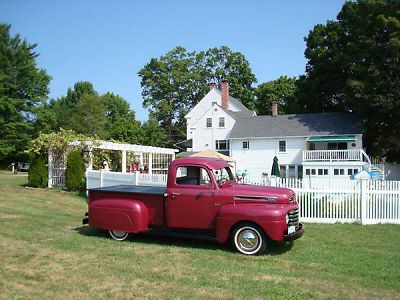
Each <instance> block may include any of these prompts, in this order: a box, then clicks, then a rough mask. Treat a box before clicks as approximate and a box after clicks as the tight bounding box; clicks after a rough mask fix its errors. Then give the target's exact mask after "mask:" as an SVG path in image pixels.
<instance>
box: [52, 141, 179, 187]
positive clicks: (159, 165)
mask: <svg viewBox="0 0 400 300" xmlns="http://www.w3.org/2000/svg"><path fill="white" fill-rule="evenodd" d="M78 144H83V145H84V146H85V148H86V155H87V158H88V165H87V171H91V170H92V169H93V150H95V149H101V150H112V151H121V166H122V168H121V172H122V173H126V172H127V169H126V164H127V154H128V153H134V154H135V156H137V157H138V159H139V161H140V165H147V166H148V170H147V172H148V174H166V173H167V170H168V166H169V164H170V163H171V161H172V160H174V159H175V153H176V152H178V150H176V149H172V148H161V147H153V146H144V145H135V144H122V143H112V142H107V141H101V142H99V143H92V142H90V141H87V142H73V143H71V146H73V145H78ZM48 164H49V174H48V186H49V187H64V186H65V166H64V163H63V164H62V165H60V164H59V163H57V162H55V161H54V159H53V156H52V154H51V151H49V157H48Z"/></svg>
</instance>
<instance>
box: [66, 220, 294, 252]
mask: <svg viewBox="0 0 400 300" xmlns="http://www.w3.org/2000/svg"><path fill="white" fill-rule="evenodd" d="M73 230H74V231H76V232H78V233H79V234H81V235H84V236H90V237H98V238H103V239H111V237H110V235H109V234H108V231H106V230H102V229H98V228H93V227H90V226H81V227H77V228H74V229H73ZM126 241H127V242H134V243H142V244H148V245H168V246H176V247H183V248H192V249H205V250H222V251H226V252H234V250H233V247H232V246H231V245H230V243H225V244H220V243H218V242H217V241H215V240H212V239H211V238H206V237H204V236H195V235H193V236H191V237H187V236H180V235H179V234H175V233H168V232H162V233H161V232H158V231H157V232H151V231H149V232H144V233H136V234H130V235H129V236H128V238H127V240H126ZM116 243H117V241H116ZM267 243H268V247H267V251H266V253H265V254H264V256H276V255H281V254H284V253H285V252H287V251H289V250H290V249H292V247H293V242H289V243H280V242H276V241H271V240H269V241H267Z"/></svg>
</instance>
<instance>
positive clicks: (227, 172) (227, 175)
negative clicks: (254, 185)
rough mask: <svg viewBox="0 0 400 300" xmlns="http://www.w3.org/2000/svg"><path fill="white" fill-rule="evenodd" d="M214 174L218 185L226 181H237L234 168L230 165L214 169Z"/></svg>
mask: <svg viewBox="0 0 400 300" xmlns="http://www.w3.org/2000/svg"><path fill="white" fill-rule="evenodd" d="M213 175H214V177H215V180H216V181H217V183H218V185H221V184H222V183H223V182H224V181H228V180H229V181H236V179H235V176H234V175H233V173H232V170H231V169H230V168H228V167H226V168H221V169H215V170H213Z"/></svg>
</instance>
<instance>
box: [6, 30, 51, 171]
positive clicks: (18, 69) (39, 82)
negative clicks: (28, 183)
mask: <svg viewBox="0 0 400 300" xmlns="http://www.w3.org/2000/svg"><path fill="white" fill-rule="evenodd" d="M10 28H11V26H10V25H6V24H0V162H2V163H5V162H7V161H10V160H12V159H15V158H17V157H18V156H20V155H22V154H23V151H24V150H25V149H26V146H27V144H28V141H29V140H30V139H31V137H32V135H33V125H32V122H33V120H34V119H35V115H34V113H35V107H36V106H38V105H39V104H40V103H43V102H44V101H45V100H46V98H47V95H48V93H49V82H50V80H51V77H50V76H49V75H47V73H46V71H45V70H44V69H40V68H38V67H37V65H36V58H37V57H38V55H39V54H37V53H36V52H35V51H34V50H35V48H36V44H29V43H28V42H27V41H26V40H25V39H24V40H22V39H21V37H20V35H19V34H17V35H15V36H11V34H10Z"/></svg>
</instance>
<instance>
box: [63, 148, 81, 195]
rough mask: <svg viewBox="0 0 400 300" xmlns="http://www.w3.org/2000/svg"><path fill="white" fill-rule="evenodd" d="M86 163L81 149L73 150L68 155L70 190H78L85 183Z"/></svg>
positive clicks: (67, 185) (67, 179)
mask: <svg viewBox="0 0 400 300" xmlns="http://www.w3.org/2000/svg"><path fill="white" fill-rule="evenodd" d="M84 177H85V164H84V161H83V157H82V154H81V152H80V151H76V150H75V151H71V152H69V153H68V156H67V169H66V170H65V180H66V182H65V183H66V187H67V189H68V190H69V191H78V190H80V189H81V187H82V185H83V184H84Z"/></svg>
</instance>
